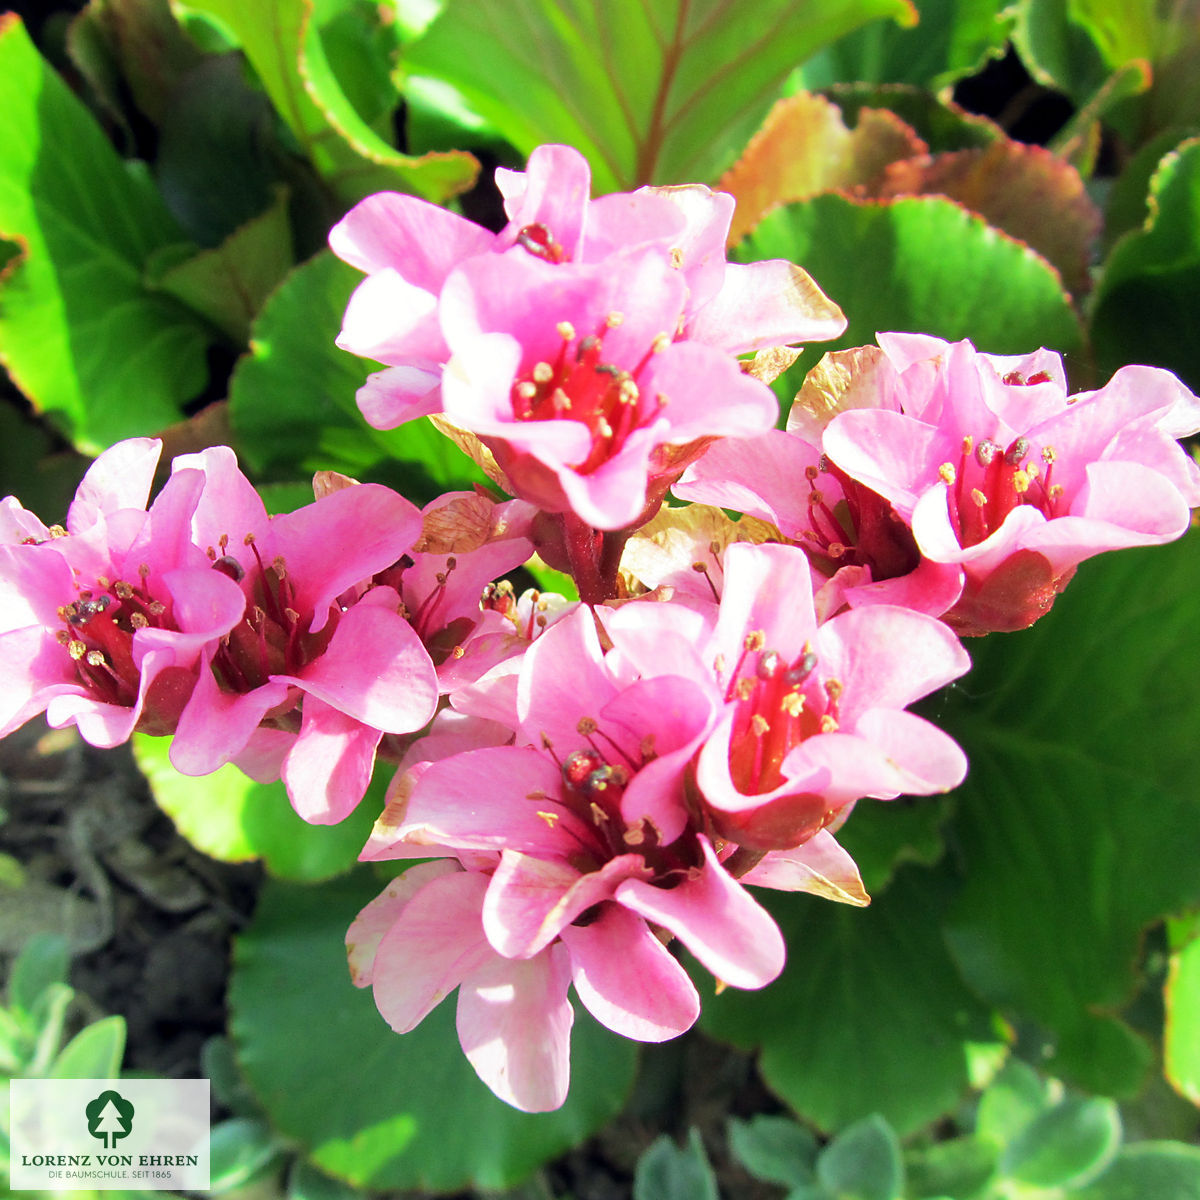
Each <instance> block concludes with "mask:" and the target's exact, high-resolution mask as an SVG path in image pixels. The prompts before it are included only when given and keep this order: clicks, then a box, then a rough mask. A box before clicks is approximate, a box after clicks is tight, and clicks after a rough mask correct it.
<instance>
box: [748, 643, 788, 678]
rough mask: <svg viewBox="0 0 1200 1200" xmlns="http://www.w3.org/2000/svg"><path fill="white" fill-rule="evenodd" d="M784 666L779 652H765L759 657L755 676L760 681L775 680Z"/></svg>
mask: <svg viewBox="0 0 1200 1200" xmlns="http://www.w3.org/2000/svg"><path fill="white" fill-rule="evenodd" d="M782 666H783V658H782V656H781V655H780V654H779V652H778V651H777V650H765V651H764V652H763V653H762V654H760V655H759V656H758V666H757V667H756V668H755V672H754V673H755V674H756V675H757V676H758V677H759V679H774V678H775V676H776V675H778V674H779V670H780V668H781V667H782Z"/></svg>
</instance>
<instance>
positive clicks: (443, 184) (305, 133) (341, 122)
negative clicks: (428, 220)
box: [187, 0, 478, 203]
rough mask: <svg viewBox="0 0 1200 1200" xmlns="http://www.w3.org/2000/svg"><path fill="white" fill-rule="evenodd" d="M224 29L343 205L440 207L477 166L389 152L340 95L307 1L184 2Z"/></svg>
mask: <svg viewBox="0 0 1200 1200" xmlns="http://www.w3.org/2000/svg"><path fill="white" fill-rule="evenodd" d="M187 6H188V7H189V8H190V9H193V10H195V11H199V12H203V13H205V14H207V15H208V16H210V17H214V18H216V19H217V20H219V21H220V22H222V23H223V24H224V25H225V26H226V27H227V28H228V29H230V30H231V31H232V33H233V35H234V37H235V39H236V40H237V42H238V44H239V45H240V46H241V47H242V49H243V51H244V52H245V54H246V57H247V58H248V59H249V60H250V62H251V64H252V65H253V67H254V69H255V71H256V72H257V73H258V77H259V79H260V80H261V81H262V85H263V89H264V90H265V91H266V93H267V95H268V96H269V97H270V99H271V103H272V104H273V105H274V106H275V110H276V112H278V113H279V115H280V117H281V118H282V119H283V121H284V122H285V123H286V124H287V126H288V128H289V129H290V130H291V131H292V133H293V135H294V136H295V138H296V140H297V142H298V143H299V144H300V147H301V150H302V151H303V153H304V154H305V156H306V157H307V158H308V159H309V160H310V161H311V162H312V164H313V165H314V166H315V167H316V168H317V170H318V172H319V173H320V174H321V176H322V177H323V178H324V179H325V180H326V181H327V182H328V183H329V184H330V185H331V186H332V187H333V189H334V190H335V191H336V192H337V194H338V195H339V196H340V197H341V199H342V200H343V201H344V202H346V203H353V202H354V201H356V200H360V199H362V197H363V196H367V195H370V193H372V192H377V191H384V190H387V189H392V190H398V191H405V192H413V193H415V194H416V195H418V196H424V197H425V198H426V199H429V200H445V199H447V198H448V197H450V196H453V195H455V194H456V193H457V192H460V191H462V190H464V189H465V188H467V187H469V186H470V185H471V184H472V183H473V182H474V179H475V174H476V172H477V171H478V163H477V162H476V161H475V159H474V158H472V157H471V155H469V154H465V153H463V152H461V151H454V152H450V153H445V154H429V155H424V156H422V157H421V158H413V157H411V156H409V155H407V154H401V153H400V152H399V151H398V150H396V149H395V148H394V147H393V146H391V145H389V144H388V142H386V141H385V140H384V139H383V138H382V137H380V135H379V134H378V133H376V132H375V130H374V129H372V128H371V126H370V125H369V124H368V123H367V122H366V121H364V120H363V118H362V116H361V115H360V114H359V112H358V111H357V109H355V107H354V105H353V103H352V102H351V100H350V98H349V97H348V96H347V95H346V93H345V92H344V91H343V90H342V86H341V83H340V82H339V80H338V78H337V76H336V75H335V74H334V71H333V69H332V68H331V66H330V63H329V57H328V53H327V51H326V46H325V40H324V34H323V32H322V30H321V29H320V28H319V27H318V25H317V22H316V21H314V20H313V8H314V5H313V0H258V2H256V3H254V4H246V3H243V0H187Z"/></svg>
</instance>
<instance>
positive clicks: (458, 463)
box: [229, 250, 484, 502]
mask: <svg viewBox="0 0 1200 1200" xmlns="http://www.w3.org/2000/svg"><path fill="white" fill-rule="evenodd" d="M361 281H362V275H360V274H359V272H357V271H356V270H354V268H353V267H349V266H347V265H346V264H345V263H343V262H341V261H340V260H339V259H337V258H335V257H334V256H333V255H332V254H331V253H330V252H329V251H327V250H325V251H322V252H321V253H320V254H318V255H316V256H315V257H313V258H312V259H310V260H309V261H308V262H307V263H304V264H302V265H301V266H299V267H297V268H296V269H295V270H294V271H293V272H292V273H291V274H290V275H289V276H288V277H287V279H285V280H284V282H283V284H282V285H281V286H280V287H279V288H278V289H277V291H276V292H275V294H274V295H273V296H272V297H271V299H270V300H268V302H267V304H266V307H265V308H264V309H263V311H262V313H261V314H260V315H259V318H258V320H257V321H256V322H255V324H254V327H253V331H252V336H251V343H250V346H251V352H250V353H249V354H248V355H246V356H244V357H243V358H242V359H241V361H240V362H239V363H238V365H237V367H236V369H235V370H234V373H233V378H232V380H231V381H230V387H229V418H230V421H231V422H232V424H233V429H234V432H235V434H236V435H237V444H238V451H239V453H240V455H241V457H242V460H243V461H244V462H245V463H246V464H247V466H248V467H249V468H251V469H252V470H253V471H254V472H255V473H256V474H257V475H258V476H260V477H263V476H265V477H270V478H275V479H288V480H294V479H295V478H296V477H297V476H304V475H307V474H311V473H312V472H313V471H322V470H331V471H341V472H343V473H344V474H347V475H351V476H353V477H354V478H355V479H360V480H368V479H369V480H371V481H373V482H378V483H387V484H390V485H392V486H393V487H396V488H397V489H398V490H399V491H401V492H403V494H404V495H405V496H407V497H409V499H411V500H414V501H418V502H419V501H421V500H429V499H432V498H433V496H434V495H436V494H437V493H438V492H439V491H443V490H447V489H450V488H453V487H463V486H467V487H469V486H470V484H471V483H472V482H473V481H476V480H478V481H483V480H484V476H483V474H482V473H481V472H480V471H479V470H478V469H477V468H476V467H475V465H474V464H473V463H472V462H471V461H470V459H468V458H467V457H466V455H465V454H463V453H462V452H461V451H460V450H458V449H457V448H456V447H455V446H454V444H453V443H452V442H451V441H450V440H449V438H447V437H444V436H443V435H442V434H440V433H438V432H437V430H435V429H434V428H433V426H432V425H430V424H429V422H428V421H427V420H425V419H424V418H422V419H421V420H419V421H410V422H409V423H408V424H407V425H404V426H401V427H400V428H399V429H389V430H379V429H372V428H371V427H370V426H369V425H368V424H367V423H366V421H364V420H363V418H362V415H361V414H360V413H359V411H358V407H357V406H356V404H355V403H354V394H355V392H356V391H357V390H358V388H359V387H360V386H361V385H362V383H363V381H364V380H365V379H366V377H367V375H368V374H369V373H370V372H371V371H372V370H373V369H378V367H377V364H375V363H370V362H367V361H365V360H364V359H360V358H356V357H355V356H354V355H353V354H348V353H347V352H346V351H344V350H339V349H338V347H337V346H335V345H334V339H335V338H336V337H337V334H338V331H339V330H340V329H341V325H342V314H343V312H344V311H345V309H346V302H347V300H349V298H350V293H351V292H352V291H353V290H354V288H355V286H356V285H357V284H358V283H360V282H361Z"/></svg>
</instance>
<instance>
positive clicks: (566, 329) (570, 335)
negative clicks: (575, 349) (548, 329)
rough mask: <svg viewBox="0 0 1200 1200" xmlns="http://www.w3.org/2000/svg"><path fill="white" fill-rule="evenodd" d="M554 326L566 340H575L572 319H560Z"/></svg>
mask: <svg viewBox="0 0 1200 1200" xmlns="http://www.w3.org/2000/svg"><path fill="white" fill-rule="evenodd" d="M554 328H555V329H556V330H558V336H559V337H560V338H562V340H563V341H564V342H573V341H574V340H575V326H574V325H572V324H571V322H570V321H559V323H558V324H557V325H555V327H554Z"/></svg>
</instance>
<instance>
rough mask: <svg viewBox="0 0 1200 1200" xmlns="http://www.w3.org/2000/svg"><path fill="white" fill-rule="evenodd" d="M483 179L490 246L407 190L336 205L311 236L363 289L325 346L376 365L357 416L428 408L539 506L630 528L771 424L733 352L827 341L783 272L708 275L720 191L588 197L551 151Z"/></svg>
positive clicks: (765, 395)
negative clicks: (686, 478) (713, 447)
mask: <svg viewBox="0 0 1200 1200" xmlns="http://www.w3.org/2000/svg"><path fill="white" fill-rule="evenodd" d="M497 181H498V183H499V185H500V187H501V190H502V192H503V193H504V196H505V205H506V209H507V212H508V215H509V218H510V220H509V224H508V225H507V226H506V227H505V229H504V230H502V231H501V233H499V234H491V233H488V232H486V231H484V230H480V229H479V228H478V227H476V226H474V225H471V224H470V223H469V222H465V221H462V220H461V219H460V218H454V217H452V216H451V215H450V214H447V213H445V212H444V211H442V210H440V209H433V208H432V206H430V205H427V204H424V203H423V202H421V201H418V200H414V199H411V198H409V197H401V196H395V195H382V196H375V197H370V198H368V199H367V200H366V201H364V202H363V203H362V204H360V205H359V206H358V207H356V208H355V209H354V210H352V212H351V213H350V214H349V215H348V216H347V217H346V218H345V220H344V221H343V222H342V223H341V224H339V225H338V226H337V227H336V228H335V229H334V231H333V233H332V234H331V235H330V243H331V245H332V246H333V248H334V250H335V251H336V252H337V253H338V254H340V255H341V256H342V257H344V258H345V259H346V260H347V261H349V262H351V263H352V264H353V265H355V266H357V267H359V268H360V269H361V270H364V271H366V272H367V273H368V278H367V280H366V281H365V282H364V283H363V284H362V285H361V286H360V288H359V290H358V291H357V292H356V293H355V295H354V297H353V298H352V300H351V303H350V306H349V308H348V309H347V313H346V320H345V324H344V328H343V331H342V335H341V337H340V339H339V345H341V346H343V347H344V348H346V349H350V350H352V351H354V352H355V353H358V354H363V355H367V356H370V357H372V358H375V359H376V360H378V361H381V362H385V363H389V364H391V367H390V369H389V370H388V371H384V372H382V373H381V374H379V375H377V376H373V377H372V379H371V380H370V381H369V382H368V384H367V385H366V386H365V387H364V389H363V390H362V392H361V393H360V395H359V404H360V407H361V408H362V410H363V412H364V414H365V415H366V416H367V419H368V420H370V421H371V422H372V423H374V424H377V425H380V426H382V427H390V426H392V425H395V424H399V423H400V422H402V421H405V420H409V419H411V418H413V417H416V416H421V415H425V414H431V413H435V412H445V413H446V415H447V416H448V417H449V418H450V419H451V420H452V421H453V422H454V423H455V424H457V425H459V426H461V427H462V428H464V429H466V430H468V431H470V432H473V433H475V434H477V435H478V436H479V437H480V438H481V439H482V440H483V442H484V444H485V445H486V446H487V447H488V449H490V450H491V451H492V452H493V453H494V454H495V456H496V458H497V460H498V462H499V464H500V467H501V468H502V469H503V470H505V471H506V472H507V473H508V476H509V478H510V480H512V484H513V487H514V488H516V489H517V490H518V491H519V492H520V494H521V495H522V496H523V497H525V498H526V499H529V500H531V501H532V502H533V503H535V504H538V505H539V506H540V507H542V508H544V509H546V510H547V511H552V512H565V511H573V512H575V513H577V514H578V515H579V517H581V518H582V519H583V520H584V521H585V522H587V523H588V524H589V525H591V526H593V527H594V528H598V529H618V528H620V527H622V526H625V525H629V524H632V523H633V522H634V521H635V520H636V519H637V517H638V516H639V514H641V513H642V511H643V510H644V509H647V508H649V507H652V506H655V505H657V503H658V502H659V501H660V499H661V495H662V491H663V490H664V489H665V486H666V483H665V482H662V481H663V480H669V479H670V478H674V477H675V476H677V475H678V473H679V472H680V471H681V470H682V469H683V467H684V466H685V465H686V463H687V462H688V461H689V459H690V458H691V457H694V456H695V454H697V453H699V450H700V449H701V448H702V445H703V443H704V441H705V440H707V439H709V438H712V437H718V436H745V435H747V434H749V433H754V432H760V431H762V430H764V429H767V428H769V427H770V426H771V424H772V423H773V421H774V416H775V403H774V400H773V397H772V395H771V393H770V391H769V390H768V389H767V387H766V386H765V385H764V384H762V383H761V382H759V381H758V380H755V379H753V378H749V377H747V376H744V375H742V374H741V372H740V370H739V369H738V367H737V364H736V362H735V361H734V359H733V357H732V356H733V355H736V354H739V353H744V352H747V351H750V350H758V349H761V348H765V347H771V346H776V345H780V344H783V343H786V342H794V341H799V340H813V339H821V338H828V337H835V336H837V334H838V333H839V332H840V331H841V330H842V328H844V319H843V318H842V316H841V313H840V312H839V311H838V310H837V308H836V306H835V305H833V304H831V303H830V302H829V301H828V300H827V299H826V298H825V297H824V296H822V295H821V293H820V292H819V291H818V290H817V288H816V287H815V285H814V284H813V283H812V281H811V280H810V279H809V278H808V276H807V275H805V274H804V273H803V272H802V271H800V270H799V269H798V268H796V267H793V266H791V265H790V264H788V263H784V262H769V263H756V264H753V265H751V266H738V265H731V264H727V263H726V262H725V255H724V240H725V236H726V234H727V232H728V228H729V221H730V217H731V215H732V210H733V201H732V199H731V198H730V197H728V196H724V195H719V194H714V193H712V192H710V191H709V190H708V189H707V188H703V187H699V186H696V187H684V188H643V189H640V190H639V191H637V192H634V193H630V194H620V195H613V196H606V197H601V198H600V199H598V200H594V201H593V200H589V199H588V192H589V183H590V179H589V172H588V168H587V164H586V162H585V161H584V160H583V158H582V157H581V156H580V155H579V154H578V153H577V152H575V151H573V150H571V149H569V148H567V147H562V146H546V147H541V148H540V149H539V150H536V151H534V153H533V154H532V155H531V156H530V160H529V169H528V171H527V172H526V173H524V174H521V173H519V172H511V171H502V172H499V173H498V176H497ZM443 365H445V373H444V374H443V372H442V366H443Z"/></svg>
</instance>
